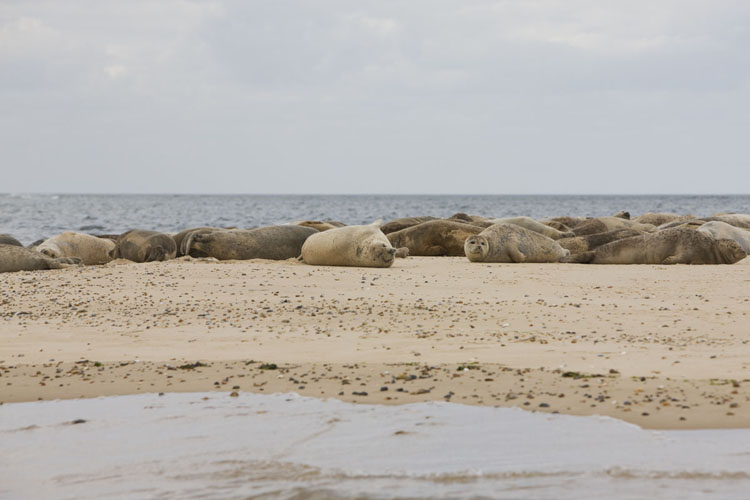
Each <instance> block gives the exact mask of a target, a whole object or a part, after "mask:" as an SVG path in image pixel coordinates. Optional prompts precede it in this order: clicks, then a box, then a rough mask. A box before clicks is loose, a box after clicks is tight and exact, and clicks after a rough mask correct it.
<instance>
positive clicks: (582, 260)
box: [560, 252, 596, 264]
mask: <svg viewBox="0 0 750 500" xmlns="http://www.w3.org/2000/svg"><path fill="white" fill-rule="evenodd" d="M595 255H596V254H595V253H594V252H582V253H575V254H572V255H567V256H565V257H563V258H562V259H560V262H563V263H566V264H590V263H591V261H592V260H594V256H595Z"/></svg>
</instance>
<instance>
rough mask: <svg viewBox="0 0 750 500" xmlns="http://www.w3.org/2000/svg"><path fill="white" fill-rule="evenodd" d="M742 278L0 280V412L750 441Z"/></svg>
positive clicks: (239, 266) (258, 268)
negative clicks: (233, 417)
mask: <svg viewBox="0 0 750 500" xmlns="http://www.w3.org/2000/svg"><path fill="white" fill-rule="evenodd" d="M748 283H750V259H745V260H744V261H742V262H740V263H738V264H735V265H733V266H585V265H571V264H541V265H540V264H476V263H469V262H468V261H467V260H466V259H464V258H450V257H439V258H427V257H410V258H408V259H403V260H401V259H400V260H399V261H398V262H397V263H396V264H395V265H394V266H393V267H392V268H389V269H362V268H332V267H314V266H307V265H304V264H301V263H298V262H296V261H291V260H290V261H280V262H277V261H261V260H253V261H232V262H217V261H212V260H210V259H191V258H183V259H178V260H175V261H168V262H163V263H149V264H124V263H123V262H122V261H117V262H114V263H110V264H108V265H106V266H96V267H94V266H92V267H86V268H75V269H67V270H61V271H41V272H22V273H13V274H6V275H3V276H0V284H2V290H3V291H2V292H0V328H2V332H3V333H2V338H3V342H2V343H1V344H0V375H1V376H0V401H2V402H4V403H10V402H17V401H35V400H38V399H39V398H42V399H45V400H47V399H58V398H64V399H67V398H77V397H81V396H83V397H96V396H100V395H115V394H137V393H144V392H203V391H211V390H216V391H220V392H226V393H227V397H229V394H230V393H231V392H233V391H251V392H259V393H265V394H269V393H272V392H297V393H299V394H301V395H303V396H313V397H323V398H336V399H341V400H343V401H352V402H360V403H376V404H403V403H411V402H418V401H427V400H440V401H451V402H457V403H462V404H481V405H491V406H495V405H498V406H517V407H519V408H524V409H529V410H534V411H546V412H560V413H565V414H572V415H593V414H599V415H608V416H612V417H615V418H619V419H622V420H625V421H628V422H632V423H635V424H638V425H640V426H642V427H645V428H652V429H697V428H750V412H749V411H748V410H747V408H748V407H750V334H749V333H748V332H747V330H746V326H745V325H746V324H747V321H748V318H747V316H748V313H750V299H748V298H747V297H746V295H745V294H746V292H745V290H746V289H747V287H748ZM83 360H88V361H87V362H83ZM135 360H138V361H137V362H136V361H135ZM198 361H200V362H201V363H202V364H205V365H207V366H197V367H193V368H180V366H183V365H189V364H192V363H195V362H198ZM250 361H253V362H252V363H250ZM76 362H78V363H76ZM263 364H267V365H269V364H275V365H277V368H276V369H261V368H260V366H261V365H263ZM165 365H169V366H165ZM459 368H463V369H461V370H459ZM58 370H59V371H58ZM565 374H567V376H563V375H565ZM587 375H588V376H587ZM594 375H596V376H594ZM45 377H47V378H45ZM217 383H218V385H215V384H217ZM61 384H62V386H61ZM362 384H364V385H362ZM235 387H237V388H236V389H235ZM300 387H303V388H300ZM384 387H385V388H387V390H382V388H384ZM342 392H343V394H341V393H342ZM355 393H357V394H355ZM363 393H366V395H364V394H363ZM449 394H450V397H448V398H446V396H447V395H449ZM561 395H562V396H561ZM388 398H390V399H388ZM626 402H627V403H626ZM526 403H528V404H526ZM644 414H646V415H644Z"/></svg>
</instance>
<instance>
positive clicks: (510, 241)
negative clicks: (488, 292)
mask: <svg viewBox="0 0 750 500" xmlns="http://www.w3.org/2000/svg"><path fill="white" fill-rule="evenodd" d="M464 251H465V252H466V257H468V258H469V260H470V261H471V262H558V261H559V260H560V259H561V258H563V257H565V256H567V255H568V254H569V252H568V250H566V249H564V248H563V247H561V246H560V245H558V244H557V242H556V241H555V240H553V239H552V238H548V237H547V236H544V235H543V234H539V233H537V232H534V231H530V230H528V229H525V228H522V227H520V226H516V225H515V224H495V225H493V226H490V227H488V228H487V229H485V230H484V231H482V232H481V233H479V234H478V235H476V236H471V237H469V238H467V239H466V243H465V244H464Z"/></svg>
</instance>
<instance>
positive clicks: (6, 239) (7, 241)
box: [0, 234, 23, 247]
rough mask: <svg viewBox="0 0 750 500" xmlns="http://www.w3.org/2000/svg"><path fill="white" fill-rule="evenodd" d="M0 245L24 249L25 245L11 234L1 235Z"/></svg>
mask: <svg viewBox="0 0 750 500" xmlns="http://www.w3.org/2000/svg"><path fill="white" fill-rule="evenodd" d="M0 245H13V246H17V247H22V246H23V244H22V243H21V242H20V241H18V240H17V239H15V238H14V237H13V236H11V235H10V234H0Z"/></svg>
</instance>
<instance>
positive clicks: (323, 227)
mask: <svg viewBox="0 0 750 500" xmlns="http://www.w3.org/2000/svg"><path fill="white" fill-rule="evenodd" d="M292 224H296V225H298V226H302V227H311V228H313V229H317V230H318V231H328V230H329V229H334V228H337V227H342V226H336V225H334V224H331V223H330V222H326V221H322V220H300V221H296V222H292Z"/></svg>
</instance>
